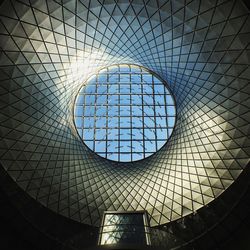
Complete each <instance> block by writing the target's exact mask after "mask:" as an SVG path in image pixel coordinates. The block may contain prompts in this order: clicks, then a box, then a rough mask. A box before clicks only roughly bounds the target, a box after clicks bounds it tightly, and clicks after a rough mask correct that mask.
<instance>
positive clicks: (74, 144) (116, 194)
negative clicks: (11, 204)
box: [0, 0, 250, 226]
mask: <svg viewBox="0 0 250 250" xmlns="http://www.w3.org/2000/svg"><path fill="white" fill-rule="evenodd" d="M0 17H1V18H0V48H1V54H0V107H1V108H0V110H1V111H0V112H1V116H0V132H1V136H0V159H1V164H2V166H3V167H4V169H5V171H6V172H7V173H8V174H9V175H10V176H11V177H12V179H13V180H14V181H15V182H16V183H17V184H18V185H19V186H20V187H21V188H23V189H24V190H25V191H26V192H27V193H28V194H29V195H31V196H32V197H33V198H34V199H36V200H37V201H38V202H40V203H41V204H43V205H44V206H46V207H48V208H50V209H52V210H53V211H55V212H57V213H59V214H61V215H64V216H66V217H68V218H71V219H73V220H76V221H80V222H82V223H85V224H89V225H95V226H99V225H100V221H101V215H102V213H103V211H105V210H115V211H123V210H125V211H134V210H146V211H147V212H148V214H149V220H150V225H151V226H156V225H160V224H165V223H167V222H169V221H174V220H176V219H178V218H181V217H183V216H185V215H188V214H191V213H193V212H195V211H196V210H197V209H199V208H201V207H203V206H205V205H206V204H208V203H209V202H210V201H212V200H214V199H215V198H217V197H218V196H219V195H220V194H221V193H222V192H224V191H225V190H226V189H227V188H228V187H229V186H230V185H231V183H233V182H234V180H235V179H236V178H237V177H238V176H239V175H240V174H241V172H242V171H244V168H245V167H246V166H247V164H248V163H249V156H250V152H249V106H250V105H249V99H250V98H249V80H250V77H249V75H250V73H249V72H250V68H249V62H250V57H249V55H250V54H249V41H250V34H249V27H250V19H249V11H248V10H247V9H246V8H245V6H244V4H242V2H241V1H238V0H226V1H224V0H220V1H202V0H193V1H192V0H191V1H176V0H169V1H149V0H148V1H140V2H138V1H126V3H125V2H120V1H112V2H111V1H96V0H93V1H75V0H68V1H58V0H55V1H52V0H44V1H21V0H20V1H17V0H16V1H15V0H12V1H8V0H6V1H4V2H3V3H2V4H1V6H0ZM121 63H126V64H137V65H141V66H143V67H145V68H149V69H150V70H152V71H153V72H155V73H156V74H157V75H159V76H160V77H161V78H162V79H164V81H166V82H167V83H168V84H169V88H170V90H171V92H172V93H173V95H174V97H175V100H176V110H177V111H178V113H177V117H178V119H177V121H176V125H175V129H174V131H173V133H172V136H171V137H170V139H169V141H168V143H167V144H166V145H165V146H163V147H162V149H161V150H159V151H158V152H156V153H155V154H154V155H153V156H152V157H149V158H147V159H145V160H142V161H136V162H133V163H121V162H111V161H109V160H107V159H103V158H100V157H98V156H97V155H96V154H94V153H93V152H91V150H89V149H88V147H87V146H85V145H84V144H83V143H82V141H81V140H80V138H79V136H78V134H77V131H76V129H75V126H74V119H73V115H72V110H73V107H74V99H75V98H74V97H75V95H76V93H77V90H79V89H80V87H81V86H82V83H83V82H85V81H86V80H87V79H88V77H89V76H90V75H92V74H93V73H95V72H97V71H98V70H99V69H101V68H103V67H108V66H110V65H113V64H121Z"/></svg>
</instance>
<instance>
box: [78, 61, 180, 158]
mask: <svg viewBox="0 0 250 250" xmlns="http://www.w3.org/2000/svg"><path fill="white" fill-rule="evenodd" d="M74 113H75V116H74V120H75V125H76V128H77V131H78V133H79V135H80V137H81V138H82V140H83V142H84V143H85V144H86V145H87V146H88V148H90V149H91V150H92V151H94V152H95V153H97V154H98V155H100V156H102V157H104V158H107V159H109V160H114V161H119V162H131V161H137V160H141V159H144V158H146V157H148V156H150V155H152V154H154V153H155V152H156V151H158V150H159V149H160V148H161V147H162V146H163V145H164V144H165V143H166V141H167V140H168V138H169V137H170V135H171V133H172V131H173V128H174V124H175V118H176V110H175V104H174V99H173V96H172V95H171V93H170V92H169V90H168V88H167V87H166V83H163V81H162V80H161V79H160V78H159V77H157V76H156V75H155V74H153V73H151V72H149V71H148V70H147V69H145V68H143V67H139V66H135V65H117V66H110V67H107V68H105V69H103V70H101V71H99V72H98V74H96V75H94V76H92V77H91V78H90V79H89V80H88V81H87V82H86V83H85V84H84V85H83V87H82V88H81V89H80V91H79V93H78V95H77V98H76V101H75V112H74Z"/></svg>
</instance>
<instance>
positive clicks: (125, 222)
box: [99, 212, 150, 245]
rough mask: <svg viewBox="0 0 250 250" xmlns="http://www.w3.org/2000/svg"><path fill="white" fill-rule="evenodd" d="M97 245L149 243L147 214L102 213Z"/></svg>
mask: <svg viewBox="0 0 250 250" xmlns="http://www.w3.org/2000/svg"><path fill="white" fill-rule="evenodd" d="M100 229H101V230H100V234H99V245H109V244H121V245H131V244H132V245H150V235H149V228H148V221H147V214H146V213H143V212H137V213H112V212H108V213H104V215H103V222H102V225H101V227H100Z"/></svg>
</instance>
